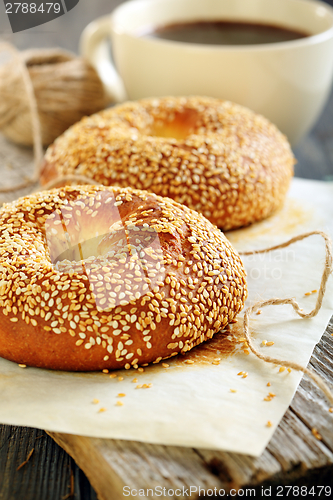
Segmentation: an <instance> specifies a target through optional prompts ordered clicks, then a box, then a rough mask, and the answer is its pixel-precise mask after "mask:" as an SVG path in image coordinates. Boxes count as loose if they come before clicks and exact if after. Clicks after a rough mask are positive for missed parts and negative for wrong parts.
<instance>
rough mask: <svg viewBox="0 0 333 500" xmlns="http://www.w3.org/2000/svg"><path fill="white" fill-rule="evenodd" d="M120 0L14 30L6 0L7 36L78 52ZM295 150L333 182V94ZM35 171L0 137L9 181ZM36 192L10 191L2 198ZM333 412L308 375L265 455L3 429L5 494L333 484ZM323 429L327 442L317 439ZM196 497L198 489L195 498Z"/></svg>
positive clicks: (79, 497) (45, 497)
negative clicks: (89, 27)
mask: <svg viewBox="0 0 333 500" xmlns="http://www.w3.org/2000/svg"><path fill="white" fill-rule="evenodd" d="M119 3H121V0H94V1H93V2H92V1H91V0H80V2H79V4H78V5H77V7H75V9H73V10H72V11H71V12H69V13H68V14H67V15H66V16H62V17H61V18H58V19H56V20H54V21H52V22H51V23H48V24H47V25H44V26H41V27H37V28H35V29H32V30H27V31H26V32H21V33H17V34H15V35H13V34H12V33H11V32H10V28H9V23H8V20H7V18H6V16H5V15H4V4H3V2H0V35H2V37H4V38H5V39H6V40H8V41H11V42H12V43H14V44H15V45H16V46H17V47H18V48H21V49H23V48H27V47H36V46H37V47H38V46H46V47H54V46H61V47H64V48H67V49H69V50H74V51H76V50H77V47H78V40H79V35H80V33H81V31H82V29H83V28H84V26H86V24H87V23H88V22H90V21H91V20H92V19H94V18H96V17H98V16H100V15H104V14H107V13H108V12H110V11H111V10H112V9H113V8H114V7H115V6H116V5H117V4H119ZM327 3H330V4H332V3H333V0H327ZM294 152H295V155H296V158H297V160H298V164H297V165H296V175H297V176H299V177H303V178H309V179H319V180H333V93H332V94H331V96H330V99H329V102H328V104H327V105H326V107H325V110H324V112H323V114H322V116H321V118H320V120H319V122H318V123H317V125H316V127H315V128H314V129H313V131H312V132H311V134H309V135H308V136H307V137H305V138H304V139H303V140H302V141H301V142H300V144H299V145H298V146H297V147H296V148H295V150H294ZM32 169H33V165H32V154H31V151H30V150H28V149H25V148H18V147H16V146H13V145H12V144H10V143H8V142H7V141H5V140H4V139H3V138H2V137H1V136H0V174H1V177H0V185H2V186H4V185H12V184H13V183H19V182H21V181H22V179H23V178H24V177H28V176H29V175H30V174H31V172H32ZM36 187H37V186H36ZM29 191H31V190H30V189H27V190H21V191H19V192H15V193H10V194H5V195H4V194H1V195H0V203H2V202H4V201H10V200H12V199H15V198H17V197H18V196H23V195H24V194H27V193H28V192H29ZM332 202H333V201H332ZM332 334H333V323H332V322H331V323H330V325H329V327H328V328H327V331H326V333H325V335H324V337H323V338H322V340H321V342H320V343H319V344H318V345H317V347H316V348H315V350H314V353H313V356H312V358H311V361H310V367H311V368H312V369H313V370H315V371H316V372H317V373H319V374H320V375H321V376H323V377H324V378H325V379H326V381H327V382H328V383H329V384H330V385H331V387H333V362H332V358H333V357H332V353H333V337H332ZM0 398H1V395H0ZM0 404H1V399H0ZM327 408H328V406H327V403H326V401H325V400H324V398H323V396H322V394H321V393H320V391H319V390H318V389H317V387H316V386H314V384H313V383H312V381H311V380H309V379H308V378H307V377H304V378H303V379H302V382H301V384H300V386H299V388H298V391H297V393H296V395H295V397H294V399H293V401H292V404H291V406H290V408H289V409H288V411H287V412H286V414H285V416H284V418H283V419H282V421H281V423H280V425H279V427H278V429H277V430H276V432H275V433H274V436H273V438H272V439H271V441H270V443H269V445H268V447H267V448H266V450H265V451H264V453H263V454H262V455H261V457H259V458H251V457H248V456H244V455H238V454H233V453H225V452H217V451H210V450H196V449H190V448H180V447H166V446H157V445H150V444H143V443H136V442H129V441H119V440H100V439H90V438H82V437H81V438H79V437H77V436H71V435H64V434H51V436H52V437H53V438H54V440H53V439H51V437H50V436H49V435H47V434H46V433H45V432H44V431H42V430H37V429H31V428H24V427H15V426H7V425H0V500H66V499H75V500H96V499H97V494H98V497H99V499H100V500H109V499H112V500H117V499H118V498H123V490H122V489H123V487H124V486H126V485H128V486H130V487H131V488H136V489H139V488H148V487H149V488H152V487H154V486H157V485H158V486H162V487H166V488H176V487H177V488H183V486H184V487H186V486H197V487H199V486H200V487H201V488H205V489H206V490H207V489H209V488H215V487H216V488H225V489H226V490H228V489H230V488H237V487H243V488H246V487H251V488H252V487H253V488H255V489H256V496H261V495H260V493H261V488H262V487H269V486H272V487H274V486H276V485H291V484H294V485H300V486H305V485H307V486H308V487H311V486H314V485H315V486H316V485H325V486H326V485H331V486H333V425H332V423H333V414H331V413H329V412H328V411H327ZM314 427H315V428H316V429H317V431H318V433H319V434H320V436H321V437H322V439H321V440H318V439H317V438H316V437H315V436H314V435H313V433H312V429H313V428H314ZM55 441H56V442H57V443H59V444H60V445H61V446H62V447H63V448H64V449H65V450H67V451H68V453H69V454H70V455H71V456H72V457H74V459H75V461H76V462H75V461H74V460H73V459H72V458H71V456H69V455H68V454H67V453H66V452H65V451H64V449H63V448H62V447H60V446H58V445H57V444H56V442H55ZM77 464H78V465H77ZM80 467H81V469H80ZM83 471H84V472H83ZM87 477H88V479H89V480H88V479H87ZM94 488H95V490H94ZM196 496H197V494H195V493H193V495H192V498H196ZM272 497H273V498H274V495H272ZM177 498H181V497H179V496H177ZM234 498H237V497H234ZM289 498H293V497H292V496H290V495H289ZM299 498H300V497H299ZM311 498H316V497H313V496H312V497H311ZM322 498H324V497H323V496H322Z"/></svg>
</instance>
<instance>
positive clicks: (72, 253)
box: [0, 186, 247, 371]
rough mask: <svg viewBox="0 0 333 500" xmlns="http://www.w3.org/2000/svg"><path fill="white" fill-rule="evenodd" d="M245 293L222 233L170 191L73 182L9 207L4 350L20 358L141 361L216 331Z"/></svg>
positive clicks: (2, 299) (0, 292)
mask: <svg viewBox="0 0 333 500" xmlns="http://www.w3.org/2000/svg"><path fill="white" fill-rule="evenodd" d="M246 296H247V288H246V278H245V270H244V267H243V264H242V262H241V259H240V257H239V256H238V254H237V252H236V251H235V250H234V249H233V247H232V246H231V244H230V243H229V242H228V240H227V239H226V238H225V236H224V235H223V233H221V232H220V231H219V230H218V229H217V228H216V226H214V225H212V224H211V223H210V222H209V221H208V220H207V219H205V218H204V217H203V216H202V215H200V214H198V213H196V212H194V211H193V210H190V209H189V208H187V207H185V206H182V205H180V204H178V203H176V202H174V201H173V200H171V199H168V198H162V197H159V196H157V195H155V194H153V193H148V192H146V191H139V190H134V189H131V188H120V187H105V186H75V187H74V186H67V187H63V188H58V189H54V190H51V191H44V192H40V193H36V194H32V195H30V196H27V197H24V198H20V199H19V200H17V201H15V202H13V203H9V204H5V205H4V206H3V208H2V209H1V210H0V316H1V318H0V319H1V321H0V356H1V357H4V358H6V359H9V360H11V361H15V362H17V363H23V364H26V365H29V366H37V367H42V368H51V369H62V370H77V371H80V370H81V371H82V370H101V369H116V368H123V367H125V368H126V369H128V368H130V367H134V368H138V366H139V365H142V364H146V363H150V362H159V361H160V360H162V359H165V358H169V357H170V356H174V355H176V354H178V353H185V352H187V351H188V350H190V349H192V347H194V346H196V345H197V344H199V343H201V342H203V341H204V340H206V339H209V338H211V337H212V336H213V335H214V334H215V333H216V332H218V331H219V330H221V329H223V328H224V327H225V326H226V325H227V324H228V323H229V322H231V321H232V320H233V319H234V318H235V316H236V315H237V314H238V313H239V311H240V310H241V309H242V307H243V305H244V301H245V299H246Z"/></svg>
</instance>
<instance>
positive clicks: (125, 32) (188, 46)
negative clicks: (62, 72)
mask: <svg viewBox="0 0 333 500" xmlns="http://www.w3.org/2000/svg"><path fill="white" fill-rule="evenodd" d="M157 1H159V0H157ZM160 1H164V0H160ZM274 1H278V0H274ZM290 1H291V2H297V3H308V4H313V5H314V6H316V7H322V8H323V9H325V11H326V13H328V14H329V15H330V17H331V22H332V25H331V26H330V27H329V28H328V29H325V30H324V31H321V32H319V33H314V34H310V35H308V36H306V37H304V38H298V39H295V40H289V41H283V42H271V43H262V44H255V45H221V44H218V45H214V44H209V45H207V44H200V43H189V42H183V41H182V42H178V41H173V40H165V39H161V38H152V37H151V38H150V37H148V36H145V35H142V34H140V33H135V32H133V30H130V29H128V28H127V29H126V28H124V27H122V28H119V26H116V21H115V18H116V16H117V14H119V12H120V11H121V10H123V9H124V8H125V7H127V6H128V5H129V4H133V5H135V6H136V7H137V6H138V5H139V4H143V3H146V4H147V3H148V4H149V3H155V4H156V0H128V1H127V2H124V3H123V4H121V5H119V6H118V7H116V8H115V9H114V10H113V11H112V12H111V14H110V25H111V27H112V31H113V32H115V33H116V34H117V35H121V36H126V37H128V38H131V39H133V40H136V41H139V40H140V41H144V42H145V43H147V42H149V43H153V44H154V45H155V44H157V45H160V46H165V47H180V46H181V47H182V48H184V49H185V50H191V51H193V50H195V51H198V50H200V51H202V52H205V51H207V52H208V51H209V52H212V51H217V52H218V51H222V50H223V51H224V52H226V51H230V52H239V51H242V52H243V51H251V52H254V51H256V52H257V51H258V52H260V51H266V50H274V49H278V50H283V49H289V48H290V47H291V48H297V47H303V46H307V45H316V44H319V43H322V42H325V41H327V40H329V39H331V38H333V7H332V6H331V5H329V4H326V3H324V2H322V1H321V0H290ZM214 19H216V18H214ZM239 19H240V21H245V20H246V19H245V18H241V17H240V18H239ZM251 21H252V19H251Z"/></svg>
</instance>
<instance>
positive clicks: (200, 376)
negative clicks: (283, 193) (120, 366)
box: [0, 179, 333, 456]
mask: <svg viewBox="0 0 333 500" xmlns="http://www.w3.org/2000/svg"><path fill="white" fill-rule="evenodd" d="M314 229H321V230H324V231H326V232H328V233H329V234H330V235H331V236H333V183H323V182H315V181H306V180H300V179H294V180H293V183H292V186H291V189H290V192H289V195H288V199H287V201H286V203H285V206H284V208H283V209H282V210H281V211H280V212H278V213H276V214H275V215H274V216H272V217H271V218H269V219H267V220H265V221H263V222H261V223H258V224H255V225H253V226H251V227H249V228H246V229H241V230H237V231H234V232H230V233H228V234H227V236H228V238H230V240H231V242H232V243H233V244H234V246H235V247H236V248H237V249H238V250H251V249H261V248H264V247H267V246H271V245H273V244H277V243H281V242H283V241H286V240H287V239H289V238H291V237H292V236H294V235H296V234H301V233H304V232H307V231H309V230H314ZM324 261H325V252H324V243H323V241H322V240H321V238H320V237H319V236H313V237H311V238H309V239H307V240H304V241H301V242H298V243H296V244H294V245H293V246H291V247H289V248H286V249H283V250H276V251H274V252H270V253H268V254H258V255H251V256H248V257H244V263H245V266H246V269H247V272H248V287H249V292H250V293H249V298H248V301H247V305H250V304H251V303H253V301H255V300H258V299H259V300H262V299H268V298H272V297H279V298H286V297H296V299H297V300H298V301H299V302H300V304H301V305H302V307H303V308H304V309H305V310H306V311H308V310H310V309H312V308H313V306H314V303H315V300H316V293H313V294H311V295H310V296H305V295H304V294H305V293H306V292H310V291H312V290H315V289H318V287H319V283H320V279H321V274H322V271H323V266H324ZM332 314H333V280H332V279H330V281H329V285H328V289H327V294H326V297H325V299H324V303H323V307H322V309H321V311H320V312H319V314H318V315H317V316H316V317H315V318H313V319H306V320H304V319H301V318H299V317H298V316H296V314H295V313H294V312H293V310H292V308H291V307H290V306H288V305H285V306H274V307H268V308H265V309H263V310H262V314H260V315H255V316H254V317H253V319H252V321H251V331H252V334H253V336H254V338H255V341H256V343H257V345H260V344H261V342H262V341H263V340H267V341H271V342H274V344H273V345H271V346H269V347H268V346H263V347H262V349H263V350H264V352H265V353H267V354H269V355H272V356H274V357H279V358H281V359H286V360H287V359H291V360H293V361H296V362H298V363H300V364H302V365H306V364H307V362H308V360H309V358H310V356H311V353H312V350H313V348H314V346H315V344H316V343H317V342H318V341H319V340H320V338H321V335H322V334H323V332H324V331H325V328H326V326H327V324H328V321H329V319H330V317H331V316H332ZM220 335H221V334H220ZM221 336H222V337H223V338H222V340H221V342H220V343H219V342H216V343H215V344H213V345H212V346H208V347H207V348H206V347H205V348H204V349H202V348H200V347H199V349H201V351H199V352H198V354H196V352H194V353H193V351H192V352H191V353H189V357H188V358H187V359H189V360H192V361H194V363H191V364H188V363H186V362H184V358H183V357H176V358H174V359H173V360H172V361H168V362H167V364H168V365H169V366H167V367H163V366H162V365H153V366H149V367H146V368H145V369H144V372H138V371H135V370H122V371H119V372H117V377H116V378H111V377H110V374H105V373H67V372H55V371H48V370H42V369H35V368H20V367H19V366H17V365H16V364H15V363H11V362H9V361H6V360H3V359H0V421H1V422H2V423H6V424H14V425H26V426H32V427H38V428H41V429H46V430H49V431H56V432H65V433H71V434H79V435H87V436H93V437H103V438H118V439H129V440H136V441H146V442H150V443H160V444H166V445H182V446H195V447H203V448H211V449H223V450H228V451H233V452H238V453H245V454H249V455H253V456H258V455H260V454H261V453H262V451H263V450H264V448H265V447H266V445H267V443H268V441H269V439H270V438H271V436H272V434H273V432H274V430H275V429H276V427H277V426H278V424H279V422H280V420H281V418H282V417H283V414H284V413H285V411H286V409H287V408H288V406H289V404H290V402H291V400H292V397H293V395H294V393H295V391H296V389H297V386H298V383H299V381H300V379H301V374H300V373H298V372H295V371H292V372H291V373H289V372H288V370H285V371H283V372H280V371H279V368H280V366H273V365H270V364H267V363H264V362H263V361H261V360H259V359H257V358H256V357H255V356H254V355H252V354H246V353H245V352H244V344H243V343H242V341H241V340H240V338H241V336H242V333H241V327H240V322H239V323H238V324H236V325H233V328H232V329H231V330H230V331H227V332H226V333H224V334H222V335H221ZM221 346H222V347H221ZM223 346H227V347H228V349H227V351H228V352H224V347H223ZM218 360H219V361H218ZM213 362H214V363H216V364H213ZM240 372H243V373H245V374H247V375H245V376H244V377H243V376H242V375H238V374H239V373H240ZM119 377H120V379H119ZM133 379H137V382H136V381H134V382H133ZM268 382H270V383H271V386H270V387H267V383H268ZM143 384H146V385H148V386H149V384H151V386H150V387H147V388H144V387H141V388H137V386H138V385H143ZM269 392H272V393H274V394H275V395H276V396H275V397H273V398H272V400H271V401H265V400H264V399H265V398H266V396H267V395H268V393H269ZM119 394H125V396H118V395H119ZM117 401H121V403H123V405H121V406H120V405H117ZM118 404H119V403H118ZM268 421H271V423H272V427H267V422H268Z"/></svg>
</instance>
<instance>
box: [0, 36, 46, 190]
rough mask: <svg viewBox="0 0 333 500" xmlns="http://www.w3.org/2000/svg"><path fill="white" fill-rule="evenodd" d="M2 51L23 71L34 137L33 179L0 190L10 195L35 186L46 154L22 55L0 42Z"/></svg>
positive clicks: (5, 43) (7, 44) (12, 47)
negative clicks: (13, 59) (11, 57)
mask: <svg viewBox="0 0 333 500" xmlns="http://www.w3.org/2000/svg"><path fill="white" fill-rule="evenodd" d="M0 50H5V51H7V52H10V53H11V54H12V55H13V57H14V58H15V60H16V61H17V64H18V67H19V69H20V71H21V75H22V80H23V82H24V86H25V89H26V93H27V97H28V103H29V107H30V113H31V127H32V135H33V152H34V172H33V175H32V178H31V179H28V180H26V181H24V182H22V183H21V184H18V185H15V186H11V187H5V188H0V193H10V192H12V191H16V190H18V189H23V188H26V187H28V186H31V185H32V184H35V183H36V182H37V181H38V179H39V175H40V168H41V164H42V158H43V154H44V153H43V143H42V133H41V126H40V120H39V116H38V107H37V100H36V96H35V91H34V88H33V85H32V81H31V78H30V75H29V71H28V69H27V66H26V64H25V62H24V60H23V57H22V54H21V53H20V52H19V51H18V50H17V49H16V48H15V47H14V46H13V45H12V44H10V43H7V42H0Z"/></svg>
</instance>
